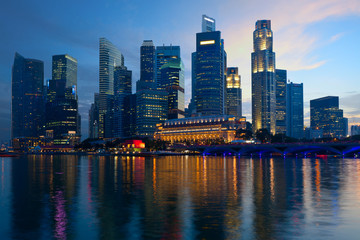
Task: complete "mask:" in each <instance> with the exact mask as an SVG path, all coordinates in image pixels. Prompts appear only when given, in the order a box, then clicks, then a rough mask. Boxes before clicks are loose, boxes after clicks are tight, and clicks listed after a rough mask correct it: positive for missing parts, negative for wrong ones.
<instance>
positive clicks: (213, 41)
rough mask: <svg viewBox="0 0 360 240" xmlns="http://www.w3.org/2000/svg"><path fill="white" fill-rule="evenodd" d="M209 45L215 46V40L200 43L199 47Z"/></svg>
mask: <svg viewBox="0 0 360 240" xmlns="http://www.w3.org/2000/svg"><path fill="white" fill-rule="evenodd" d="M209 44H215V40H207V41H201V42H200V45H209Z"/></svg>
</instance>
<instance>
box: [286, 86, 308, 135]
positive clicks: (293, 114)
mask: <svg viewBox="0 0 360 240" xmlns="http://www.w3.org/2000/svg"><path fill="white" fill-rule="evenodd" d="M286 122H287V123H286V135H287V136H289V137H292V138H297V139H302V138H303V137H304V94H303V84H302V83H292V82H291V83H288V84H287V85H286Z"/></svg>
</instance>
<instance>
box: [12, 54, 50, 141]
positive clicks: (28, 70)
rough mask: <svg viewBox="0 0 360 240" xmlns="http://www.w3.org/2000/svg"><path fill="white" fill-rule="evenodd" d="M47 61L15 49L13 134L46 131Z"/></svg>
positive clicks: (26, 135)
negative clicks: (44, 128) (44, 61)
mask: <svg viewBox="0 0 360 240" xmlns="http://www.w3.org/2000/svg"><path fill="white" fill-rule="evenodd" d="M43 87H44V63H43V62H42V61H40V60H36V59H29V58H24V57H23V56H21V55H20V54H19V53H15V58H14V65H13V67H12V102H11V138H12V139H14V138H36V137H39V135H41V134H43V124H44V119H43V117H44V97H43Z"/></svg>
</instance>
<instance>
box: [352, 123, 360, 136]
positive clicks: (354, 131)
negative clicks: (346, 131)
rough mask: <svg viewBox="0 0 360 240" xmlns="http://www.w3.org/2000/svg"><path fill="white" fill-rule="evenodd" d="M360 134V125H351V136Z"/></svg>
mask: <svg viewBox="0 0 360 240" xmlns="http://www.w3.org/2000/svg"><path fill="white" fill-rule="evenodd" d="M355 135H360V125H352V126H351V136H355Z"/></svg>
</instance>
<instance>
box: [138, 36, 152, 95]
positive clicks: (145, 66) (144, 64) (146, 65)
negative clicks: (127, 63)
mask: <svg viewBox="0 0 360 240" xmlns="http://www.w3.org/2000/svg"><path fill="white" fill-rule="evenodd" d="M154 88H156V86H155V46H154V44H153V41H152V40H144V42H143V44H142V45H141V47H140V80H139V81H137V82H136V91H140V90H142V89H154Z"/></svg>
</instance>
